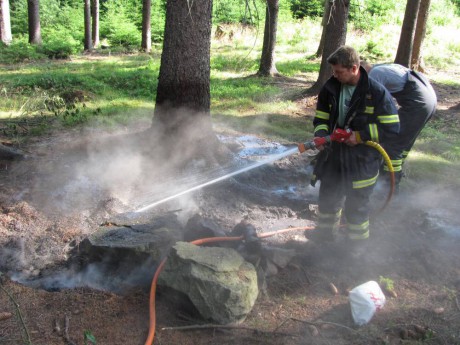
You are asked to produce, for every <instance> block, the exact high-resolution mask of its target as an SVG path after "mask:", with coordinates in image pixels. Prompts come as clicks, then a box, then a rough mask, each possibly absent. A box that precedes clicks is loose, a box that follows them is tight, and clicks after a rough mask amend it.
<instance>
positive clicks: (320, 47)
mask: <svg viewBox="0 0 460 345" xmlns="http://www.w3.org/2000/svg"><path fill="white" fill-rule="evenodd" d="M331 3H332V1H331V0H326V1H325V2H324V13H323V19H322V21H321V26H322V27H323V31H322V33H321V40H320V41H319V45H318V49H317V50H316V53H315V56H316V57H317V58H319V57H321V56H322V55H323V50H324V41H325V39H326V30H324V28H325V27H326V25H327V24H328V23H329V21H330V20H331Z"/></svg>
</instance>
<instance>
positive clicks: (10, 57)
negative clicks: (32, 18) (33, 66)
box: [0, 36, 46, 64]
mask: <svg viewBox="0 0 460 345" xmlns="http://www.w3.org/2000/svg"><path fill="white" fill-rule="evenodd" d="M44 58H46V56H45V55H43V54H42V53H40V52H38V51H37V47H36V46H33V45H30V44H29V42H28V39H27V37H24V36H20V37H18V38H16V37H15V38H14V40H13V42H12V43H11V44H10V45H9V46H5V45H0V62H1V63H6V64H8V63H18V62H24V61H31V60H40V59H44Z"/></svg>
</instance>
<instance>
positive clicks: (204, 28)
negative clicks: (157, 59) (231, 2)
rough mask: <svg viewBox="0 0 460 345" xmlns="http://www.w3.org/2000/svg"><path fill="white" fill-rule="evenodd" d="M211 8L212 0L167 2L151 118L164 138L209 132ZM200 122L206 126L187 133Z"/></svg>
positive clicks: (169, 0)
mask: <svg viewBox="0 0 460 345" xmlns="http://www.w3.org/2000/svg"><path fill="white" fill-rule="evenodd" d="M211 9H212V1H211V0H195V1H191V2H186V1H185V0H168V1H167V4H166V22H165V31H164V41H163V52H162V55H161V66H160V72H159V78H158V88H157V96H156V105H155V112H154V118H153V120H154V121H153V125H154V127H155V126H156V127H160V132H161V133H163V135H164V136H165V137H168V136H170V135H172V136H173V137H174V138H176V139H177V138H180V137H181V135H182V134H183V135H185V134H192V132H193V133H194V134H195V135H196V136H203V135H204V134H206V132H207V131H211V118H210V103H211V96H210V48H211ZM199 123H200V124H204V126H205V127H204V128H202V129H200V130H199V131H198V132H197V131H196V130H195V131H190V133H188V132H189V130H190V129H191V128H192V127H194V125H195V124H196V125H197V126H198V124H199ZM192 136H193V135H192ZM191 140H193V138H191Z"/></svg>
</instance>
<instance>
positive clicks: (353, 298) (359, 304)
mask: <svg viewBox="0 0 460 345" xmlns="http://www.w3.org/2000/svg"><path fill="white" fill-rule="evenodd" d="M348 299H349V300H350V306H351V315H352V316H353V321H354V322H355V324H357V325H358V326H361V325H365V324H366V323H368V322H369V321H370V320H371V319H372V317H373V316H374V314H375V312H376V311H378V310H380V309H382V308H383V306H384V305H385V295H384V294H383V292H382V289H380V286H379V284H377V282H375V281H372V280H371V281H368V282H367V283H364V284H361V285H359V286H357V287H355V288H354V289H353V290H351V291H350V293H349V295H348Z"/></svg>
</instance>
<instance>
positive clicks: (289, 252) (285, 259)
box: [262, 246, 296, 268]
mask: <svg viewBox="0 0 460 345" xmlns="http://www.w3.org/2000/svg"><path fill="white" fill-rule="evenodd" d="M262 253H263V255H264V256H265V257H266V258H267V259H268V260H270V261H271V262H272V263H274V264H275V265H276V266H277V267H279V268H285V267H286V266H287V265H289V263H290V262H291V260H292V259H293V258H294V257H295V255H296V252H295V250H293V249H284V248H277V247H268V246H267V247H263V249H262Z"/></svg>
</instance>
